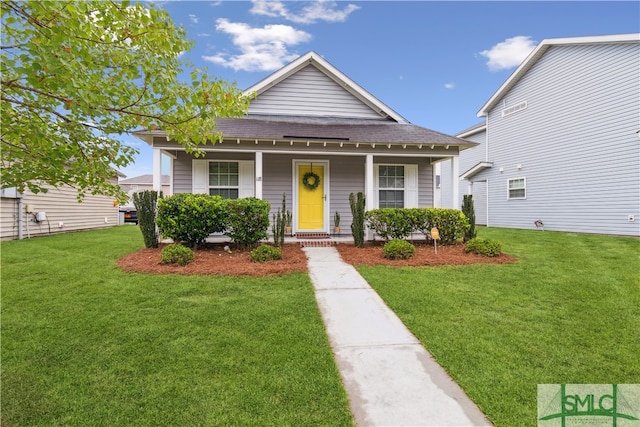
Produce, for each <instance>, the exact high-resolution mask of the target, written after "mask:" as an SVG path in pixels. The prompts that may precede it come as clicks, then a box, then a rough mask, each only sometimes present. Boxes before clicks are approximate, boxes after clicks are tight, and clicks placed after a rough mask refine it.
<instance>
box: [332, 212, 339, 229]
mask: <svg viewBox="0 0 640 427" xmlns="http://www.w3.org/2000/svg"><path fill="white" fill-rule="evenodd" d="M333 226H334V227H340V212H338V211H336V213H335V214H334V215H333Z"/></svg>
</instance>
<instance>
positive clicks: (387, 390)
mask: <svg viewBox="0 0 640 427" xmlns="http://www.w3.org/2000/svg"><path fill="white" fill-rule="evenodd" d="M304 251H305V253H306V255H307V258H308V265H309V275H310V277H311V281H312V282H313V286H314V288H315V292H316V298H317V300H318V305H319V307H320V312H321V313H322V317H323V320H324V323H325V327H326V330H327V334H328V336H329V341H330V343H331V347H332V349H333V352H334V354H335V358H336V363H337V365H338V369H339V370H340V374H341V376H342V381H343V383H344V385H345V388H346V390H347V394H348V396H349V405H350V407H351V412H352V413H353V416H354V419H355V421H356V423H357V424H358V425H359V426H400V425H402V426H487V425H489V426H490V425H491V423H489V422H488V421H487V419H486V418H485V417H484V415H483V414H482V412H481V411H480V410H479V409H478V407H477V406H476V405H475V404H474V403H473V402H472V401H471V400H470V399H469V397H467V395H466V394H465V393H464V391H463V390H462V389H461V388H460V387H459V386H458V385H457V384H456V383H455V382H454V381H453V380H452V379H451V377H449V375H448V374H447V373H446V372H445V371H444V369H442V367H441V366H440V365H438V364H437V363H436V362H435V361H434V360H433V358H432V357H431V355H430V354H429V353H428V352H427V351H426V350H425V349H424V347H422V345H421V344H420V342H419V341H418V340H417V339H416V337H414V336H413V334H411V332H409V330H408V329H407V328H406V327H405V326H404V324H403V323H402V322H401V321H400V319H398V317H397V316H396V315H395V314H394V313H393V312H392V311H391V310H390V309H389V308H388V307H387V306H386V305H385V303H384V302H383V301H382V299H381V298H380V297H379V296H378V294H377V293H376V292H375V291H374V290H373V289H372V288H371V287H370V286H369V284H368V283H367V282H366V281H365V280H364V279H363V278H362V276H360V274H358V272H357V271H356V270H355V268H353V266H351V265H349V264H347V263H345V262H343V261H342V259H341V258H340V255H339V254H338V251H337V250H336V249H335V248H333V247H311V248H309V247H306V248H304Z"/></svg>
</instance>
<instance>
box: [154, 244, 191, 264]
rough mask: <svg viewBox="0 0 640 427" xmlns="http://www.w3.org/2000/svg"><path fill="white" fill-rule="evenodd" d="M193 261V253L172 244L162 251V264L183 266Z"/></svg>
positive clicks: (183, 247) (184, 247)
mask: <svg viewBox="0 0 640 427" xmlns="http://www.w3.org/2000/svg"><path fill="white" fill-rule="evenodd" d="M192 261H193V251H192V250H191V249H189V248H187V247H186V246H182V245H180V244H177V243H172V244H170V245H167V246H165V247H164V248H163V249H162V264H178V265H182V266H185V265H187V264H189V263H190V262H192Z"/></svg>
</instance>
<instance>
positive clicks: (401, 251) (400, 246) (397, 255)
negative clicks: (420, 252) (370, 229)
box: [382, 239, 416, 259]
mask: <svg viewBox="0 0 640 427" xmlns="http://www.w3.org/2000/svg"><path fill="white" fill-rule="evenodd" d="M382 250H383V253H384V257H385V258H388V259H409V258H411V257H412V256H414V255H415V254H416V247H415V246H413V245H412V244H411V243H409V242H407V241H406V240H400V239H395V240H390V241H388V242H387V243H385V244H384V247H383V248H382Z"/></svg>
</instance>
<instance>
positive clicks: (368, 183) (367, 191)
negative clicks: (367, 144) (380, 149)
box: [364, 154, 375, 211]
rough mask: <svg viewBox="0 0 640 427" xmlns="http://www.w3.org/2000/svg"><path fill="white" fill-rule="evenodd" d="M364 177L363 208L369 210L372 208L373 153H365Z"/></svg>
mask: <svg viewBox="0 0 640 427" xmlns="http://www.w3.org/2000/svg"><path fill="white" fill-rule="evenodd" d="M364 171H365V178H364V197H365V209H366V210H368V211H370V210H371V209H374V208H375V207H374V205H373V200H374V197H373V154H367V159H366V163H365V168H364Z"/></svg>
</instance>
